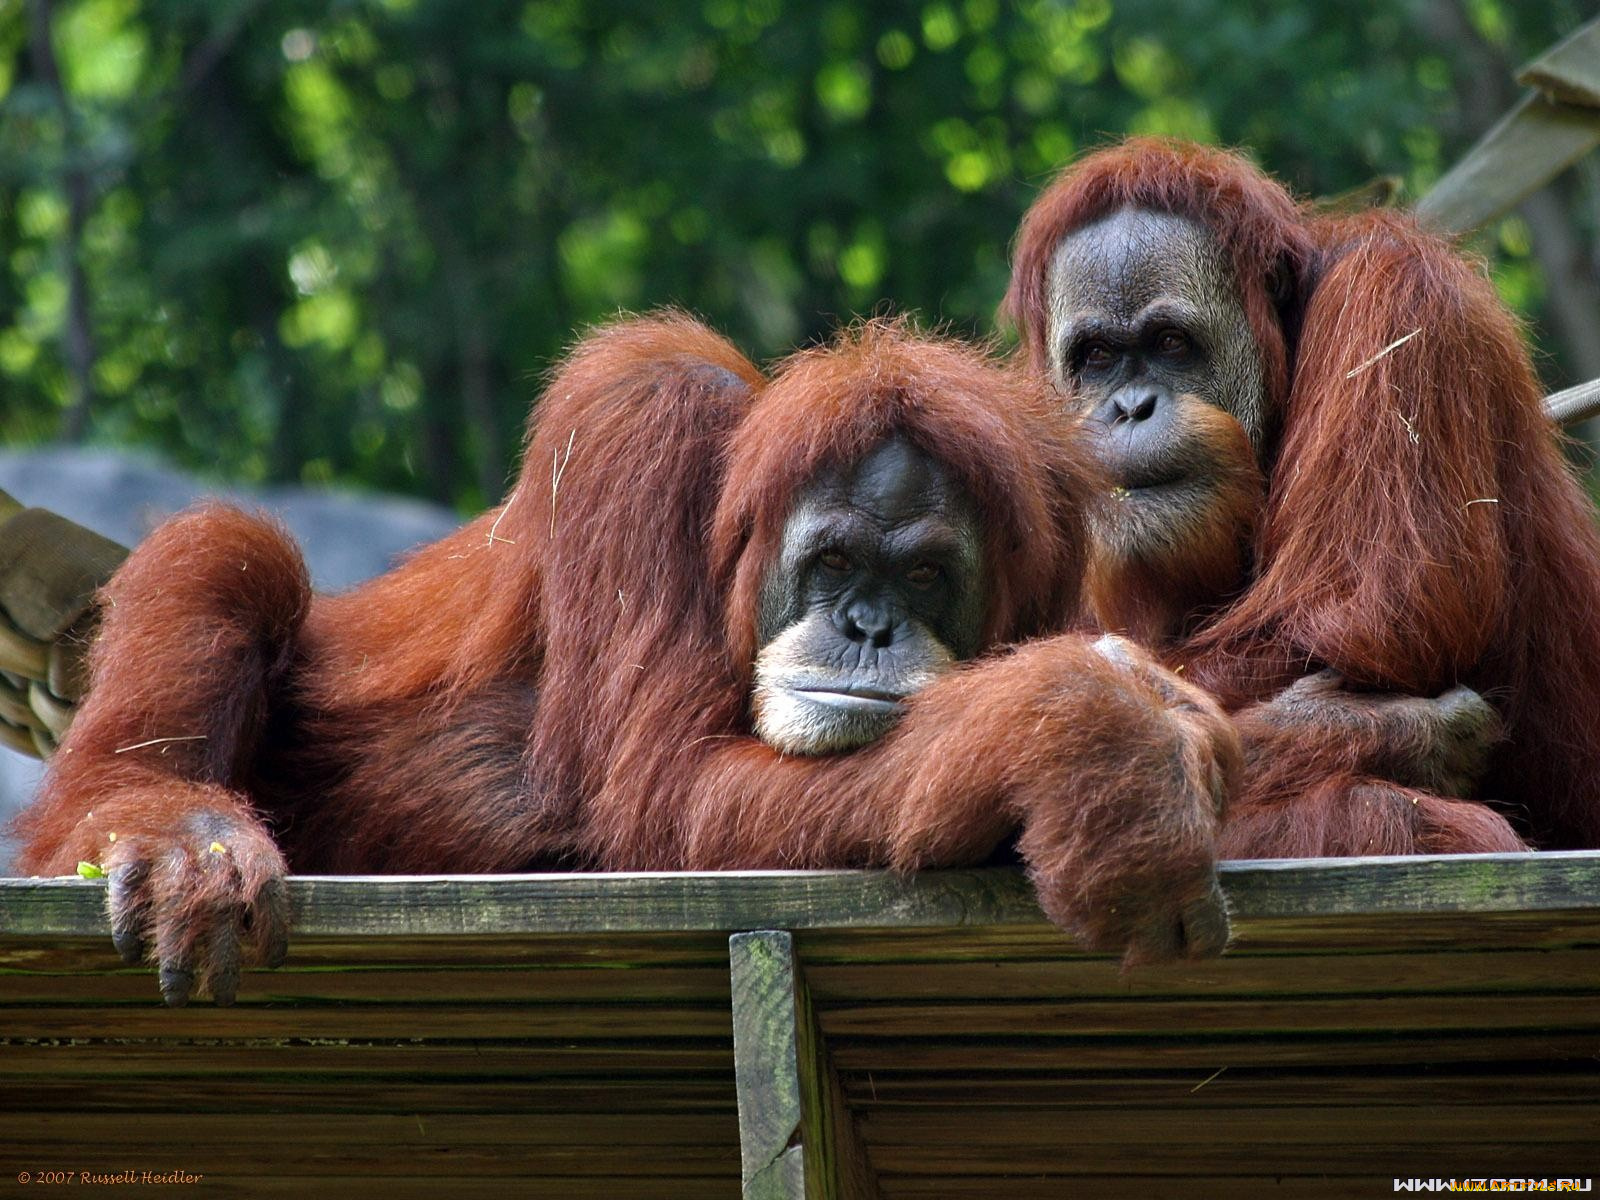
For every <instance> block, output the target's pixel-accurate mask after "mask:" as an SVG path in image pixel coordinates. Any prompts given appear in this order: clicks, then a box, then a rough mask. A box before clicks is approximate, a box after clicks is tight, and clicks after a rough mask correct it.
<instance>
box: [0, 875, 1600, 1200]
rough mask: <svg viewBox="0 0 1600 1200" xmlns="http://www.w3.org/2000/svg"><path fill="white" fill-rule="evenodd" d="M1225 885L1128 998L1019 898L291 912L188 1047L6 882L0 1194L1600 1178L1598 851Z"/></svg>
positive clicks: (95, 907)
mask: <svg viewBox="0 0 1600 1200" xmlns="http://www.w3.org/2000/svg"><path fill="white" fill-rule="evenodd" d="M1223 879H1224V887H1225V889H1226V892H1227V895H1228V900H1229V905H1230V908H1231V910H1232V913H1233V917H1234V928H1235V938H1234V942H1233V944H1232V946H1231V947H1230V949H1229V951H1228V953H1227V954H1226V955H1224V956H1223V957H1222V958H1220V959H1217V960H1214V961H1208V962H1197V963H1184V964H1182V965H1178V966H1172V967H1163V968H1146V969H1140V970H1135V971H1132V972H1127V973H1124V972H1122V971H1120V970H1119V969H1118V966H1117V964H1116V963H1115V962H1113V961H1111V960H1108V959H1106V958H1103V957H1096V956H1090V955H1085V954H1082V953H1079V952H1078V951H1076V950H1075V949H1074V948H1073V946H1072V944H1071V943H1070V941H1069V940H1068V939H1067V938H1066V937H1064V936H1063V935H1062V934H1061V933H1060V932H1059V931H1057V930H1056V929H1054V928H1053V927H1051V926H1049V925H1048V924H1046V923H1045V922H1044V921H1043V919H1042V918H1041V916H1040V914H1039V911H1038V909H1037V907H1036V906H1035V904H1034V902H1033V899H1032V895H1031V893H1030V890H1029V888H1028V885H1027V882H1026V880H1025V879H1024V878H1023V877H1022V876H1021V875H1020V874H1019V873H1018V872H1016V871H1014V870H1006V869H993V870H981V871H947V872H929V873H926V874H923V875H919V876H915V877H911V878H899V877H895V876H892V875H887V874H883V873H877V872H797V873H781V872H780V873H753V874H752V873H738V872H734V873H723V874H711V875H700V874H683V875H679V874H667V875H567V876H520V877H450V878H397V877H385V878H360V879H357V878H302V879H296V880H293V881H292V883H291V889H290V890H291V895H292V899H293V904H294V907H295V913H296V915H295V934H294V941H293V944H292V951H291V956H290V960H289V963H288V965H286V966H285V967H283V968H282V969H280V970H277V971H260V972H253V973H248V974H247V976H246V979H245V982H244V986H243V987H242V988H241V991H240V1002H239V1004H238V1005H237V1006H235V1007H233V1008H217V1007H214V1006H212V1005H209V1004H198V1005H192V1006H191V1007H189V1008H186V1009H180V1010H171V1009H166V1008H164V1007H162V1005H161V1004H160V1002H159V999H158V994H157V989H156V983H155V979H154V977H153V973H152V972H151V971H149V970H148V969H142V968H128V967H124V966H123V965H122V964H121V963H120V961H119V960H118V959H117V958H116V957H115V955H114V954H113V952H112V950H111V945H110V940H109V935H108V933H107V929H106V922H105V918H104V915H103V910H102V906H103V900H104V894H103V884H102V883H99V882H95V881H80V880H5V881H0V1132H3V1135H4V1136H3V1141H0V1147H3V1155H4V1159H5V1162H4V1163H3V1166H4V1168H5V1170H11V1171H13V1172H16V1173H19V1174H20V1172H22V1171H28V1172H40V1171H57V1170H63V1171H64V1170H77V1171H79V1172H82V1171H85V1170H87V1171H91V1172H97V1173H116V1172H119V1171H130V1170H131V1171H134V1172H142V1171H145V1170H150V1171H153V1172H171V1171H174V1170H177V1171H186V1172H188V1173H190V1174H203V1175H204V1176H205V1180H204V1183H205V1184H206V1185H209V1186H208V1187H207V1191H208V1194H221V1195H229V1196H245V1195H249V1196H256V1195H259V1196H301V1195H308V1196H318V1195H336V1196H339V1197H341V1198H344V1200H362V1198H365V1197H375V1198H376V1197H381V1198H382V1200H402V1198H404V1197H410V1196H429V1197H438V1196H451V1197H467V1198H471V1197H478V1196H482V1197H490V1196H492V1197H496V1198H497V1200H504V1198H505V1197H508V1196H516V1197H523V1196H550V1197H558V1196H559V1197H562V1198H564V1200H583V1198H585V1197H607V1198H608V1200H609V1198H611V1197H629V1196H638V1197H652V1198H664V1200H670V1198H672V1197H680V1196H681V1197H691V1196H692V1197H697V1198H698V1197H716V1196H728V1197H734V1196H738V1195H740V1193H741V1182H742V1190H743V1195H745V1196H747V1197H756V1196H783V1197H799V1196H812V1197H823V1196H826V1197H835V1196H838V1197H863V1196H884V1197H933V1196H947V1197H958V1198H966V1197H974V1198H975V1197H979V1196H984V1197H988V1196H999V1195H1004V1196H1008V1197H1025V1198H1026V1197H1043V1196H1050V1197H1055V1196H1065V1195H1094V1196H1110V1197H1119V1196H1151V1195H1178V1194H1182V1195H1185V1196H1199V1197H1208V1196H1219V1197H1220V1196H1238V1195H1253V1194H1257V1193H1259V1192H1261V1191H1265V1190H1272V1189H1276V1188H1281V1189H1283V1191H1284V1194H1293V1195H1296V1196H1307V1195H1309V1196H1333V1195H1340V1196H1343V1195H1355V1194H1360V1195H1368V1194H1371V1195H1376V1194H1390V1192H1391V1182H1392V1178H1394V1177H1439V1178H1449V1177H1457V1178H1460V1177H1464V1176H1468V1175H1474V1176H1482V1175H1484V1174H1496V1175H1517V1176H1520V1177H1524V1178H1530V1177H1532V1178H1544V1177H1550V1178H1556V1177H1572V1176H1578V1175H1583V1174H1584V1173H1585V1172H1587V1173H1588V1174H1589V1175H1591V1176H1592V1175H1595V1174H1596V1173H1600V1172H1597V1165H1600V1154H1597V1150H1596V1147H1597V1146H1600V853H1572V854H1543V855H1509V856H1476V857H1460V858H1415V859H1370V860H1314V861H1296V862H1258V863H1233V864H1227V865H1225V867H1224V869H1223ZM3 1178H4V1175H3V1172H0V1179H3Z"/></svg>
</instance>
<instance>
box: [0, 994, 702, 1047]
mask: <svg viewBox="0 0 1600 1200" xmlns="http://www.w3.org/2000/svg"><path fill="white" fill-rule="evenodd" d="M0 1024H3V1026H4V1028H5V1030H6V1032H7V1034H8V1035H10V1036H12V1037H31V1038H97V1037H98V1038H105V1037H117V1038H123V1037H134V1038H155V1037H159V1038H166V1039H179V1038H182V1039H190V1040H194V1039H200V1038H219V1039H221V1038H225V1039H228V1040H230V1041H232V1040H238V1039H262V1038H324V1039H332V1040H342V1041H353V1040H360V1039H367V1040H381V1039H394V1040H408V1041H409V1040H412V1039H416V1038H428V1037H432V1038H566V1039H571V1040H574V1041H583V1040H589V1039H600V1040H604V1039H617V1038H632V1039H638V1040H639V1041H640V1042H642V1043H646V1044H648V1043H655V1042H664V1041H670V1040H674V1039H684V1038H688V1039H700V1040H705V1039H709V1038H715V1037H717V1036H719V1035H722V1034H724V1033H726V1031H727V1028H728V1012H727V1010H726V1009H725V1008H721V1007H704V1008H683V1007H679V1006H676V1005H667V1004H644V1005H631V1004H376V1003H367V1004H338V1005H327V1006H322V1005H257V1004H239V1005H236V1006H234V1007H232V1008H219V1007H216V1006H214V1005H190V1006H189V1007H187V1008H183V1009H177V1010H174V1009H170V1008H167V1007H166V1006H165V1005H163V1004H162V1003H161V999H160V995H159V994H153V995H152V996H151V998H150V1000H149V1001H148V1002H147V1003H145V1004H125V1005H121V1006H118V1007H115V1008H112V1007H105V1006H89V1005H84V1006H78V1005H52V1006H49V1007H38V1008H35V1007H27V1006H23V1005H0Z"/></svg>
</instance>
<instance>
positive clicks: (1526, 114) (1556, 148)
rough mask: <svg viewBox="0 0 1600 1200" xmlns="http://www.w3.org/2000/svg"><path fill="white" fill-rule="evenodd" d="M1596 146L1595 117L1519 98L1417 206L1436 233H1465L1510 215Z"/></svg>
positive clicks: (1599, 140) (1599, 121) (1539, 98)
mask: <svg viewBox="0 0 1600 1200" xmlns="http://www.w3.org/2000/svg"><path fill="white" fill-rule="evenodd" d="M1596 146H1600V111H1597V110H1595V109H1593V108H1586V107H1580V106H1579V105H1575V104H1562V103H1560V102H1558V101H1555V100H1550V99H1547V98H1546V97H1545V96H1543V95H1539V94H1531V95H1528V96H1524V97H1523V98H1522V99H1521V100H1520V101H1518V102H1517V104H1516V106H1515V107H1513V108H1512V110H1511V111H1510V112H1509V113H1507V114H1506V115H1505V116H1504V117H1503V118H1501V120H1500V121H1499V122H1498V123H1497V124H1496V125H1495V126H1494V127H1493V128H1492V129H1490V130H1489V132H1488V133H1486V134H1484V135H1483V137H1482V138H1480V139H1479V140H1478V143H1477V144H1476V145H1475V146H1473V147H1472V149H1471V150H1469V151H1468V152H1467V154H1466V157H1464V158H1463V159H1462V160H1461V161H1460V162H1458V163H1457V164H1456V165H1455V166H1454V167H1452V168H1451V169H1450V170H1449V171H1448V172H1447V173H1446V174H1445V176H1444V178H1443V179H1441V180H1439V182H1438V183H1436V184H1434V186H1433V187H1432V188H1431V189H1430V190H1429V192H1428V194H1427V195H1425V196H1423V197H1422V199H1421V200H1420V201H1418V202H1417V209H1416V211H1417V213H1418V215H1419V216H1421V217H1422V219H1423V220H1425V221H1427V222H1428V223H1429V224H1431V225H1433V226H1434V227H1436V228H1438V229H1443V230H1449V231H1453V232H1457V233H1465V232H1466V231H1468V230H1471V229H1476V228H1478V227H1479V226H1480V225H1484V224H1486V223H1488V222H1489V221H1492V220H1494V219H1495V218H1497V217H1500V216H1503V215H1505V214H1506V213H1508V212H1510V211H1511V210H1512V209H1513V208H1515V207H1516V206H1517V205H1518V204H1520V203H1521V202H1522V201H1523V200H1524V199H1525V198H1526V197H1528V196H1531V195H1532V194H1533V193H1534V192H1536V191H1538V190H1539V189H1540V188H1542V187H1543V186H1544V185H1545V184H1546V183H1548V182H1549V181H1550V180H1551V179H1554V178H1555V177H1556V176H1557V175H1559V174H1560V173H1561V172H1562V171H1564V170H1566V169H1567V167H1569V166H1571V165H1572V164H1573V163H1575V162H1577V161H1578V159H1580V158H1582V157H1583V156H1584V155H1585V154H1587V153H1589V151H1590V150H1592V149H1594V148H1595V147H1596Z"/></svg>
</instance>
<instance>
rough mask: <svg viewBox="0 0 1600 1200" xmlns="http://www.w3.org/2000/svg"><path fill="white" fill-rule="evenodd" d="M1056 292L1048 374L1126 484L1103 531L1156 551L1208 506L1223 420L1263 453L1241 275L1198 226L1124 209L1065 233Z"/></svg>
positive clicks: (1264, 426) (1053, 282) (1261, 404)
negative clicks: (1175, 524) (1181, 523)
mask: <svg viewBox="0 0 1600 1200" xmlns="http://www.w3.org/2000/svg"><path fill="white" fill-rule="evenodd" d="M1049 297H1050V311H1049V316H1048V320H1049V346H1050V366H1051V374H1052V376H1053V379H1054V381H1055V383H1056V386H1057V387H1058V388H1059V389H1060V391H1061V392H1062V394H1063V395H1064V396H1067V397H1069V398H1070V400H1071V402H1072V404H1073V405H1074V406H1075V407H1076V408H1077V409H1078V410H1079V411H1080V412H1082V413H1083V414H1084V416H1085V417H1086V418H1087V421H1088V426H1089V429H1090V431H1091V433H1092V435H1093V436H1094V438H1095V446H1096V450H1097V452H1098V454H1099V456H1100V458H1101V460H1102V462H1103V463H1104V464H1105V466H1106V467H1107V469H1108V471H1109V472H1110V474H1111V476H1112V479H1113V481H1114V482H1115V483H1116V484H1117V485H1118V487H1117V492H1116V498H1117V500H1118V501H1120V503H1119V504H1117V505H1114V506H1112V508H1111V514H1110V516H1109V517H1108V518H1106V520H1107V521H1109V522H1110V525H1111V526H1114V528H1103V529H1102V530H1101V531H1100V533H1101V535H1102V540H1106V539H1109V540H1110V541H1111V542H1114V543H1117V545H1116V549H1117V550H1118V551H1119V552H1123V553H1135V552H1138V551H1139V550H1140V549H1141V548H1143V549H1153V548H1159V547H1160V545H1161V544H1163V543H1167V542H1170V541H1171V540H1172V539H1173V538H1174V537H1176V536H1178V534H1179V530H1178V529H1177V528H1175V527H1172V525H1171V523H1172V522H1174V521H1183V520H1187V519H1188V518H1187V516H1186V514H1192V513H1194V512H1197V511H1201V510H1202V509H1203V508H1204V505H1205V502H1206V499H1207V496H1208V493H1209V492H1210V491H1211V489H1212V487H1213V486H1214V484H1215V482H1216V480H1217V476H1218V466H1219V464H1218V463H1217V461H1216V454H1217V445H1218V444H1219V441H1221V440H1225V439H1219V436H1218V433H1217V431H1218V427H1219V425H1223V426H1226V425H1229V424H1232V423H1236V424H1237V426H1238V429H1239V430H1241V431H1242V432H1243V434H1244V439H1245V440H1247V441H1248V445H1249V449H1250V451H1251V452H1252V453H1253V456H1254V459H1255V461H1256V464H1258V465H1259V464H1260V463H1261V462H1262V460H1263V459H1264V458H1265V454H1266V446H1267V441H1268V438H1269V430H1268V424H1269V421H1268V413H1267V401H1266V390H1265V387H1264V384H1263V380H1262V369H1261V355H1260V352H1259V351H1258V349H1257V347H1256V342H1255V337H1254V334H1253V333H1252V331H1251V329H1250V323H1249V321H1248V319H1247V318H1246V316H1245V312H1244V307H1243V305H1242V303H1241V302H1240V299H1239V288H1238V285H1237V283H1236V281H1235V279H1234V276H1233V272H1232V270H1231V268H1230V267H1229V265H1228V263H1227V261H1226V260H1225V258H1224V257H1223V254H1222V251H1221V249H1220V247H1219V246H1218V245H1217V243H1216V241H1215V240H1214V239H1213V238H1212V236H1211V235H1210V234H1209V233H1208V232H1207V231H1206V230H1205V229H1204V228H1202V227H1201V226H1199V225H1197V224H1195V223H1194V222H1191V221H1188V220H1185V219H1184V218H1182V217H1175V216H1171V215H1169V214H1166V213H1157V212H1151V211H1147V210H1142V209H1123V210H1121V211H1119V212H1116V213H1114V214H1112V215H1111V216H1109V217H1106V218H1104V219H1102V220H1100V221H1097V222H1095V223H1094V224H1092V225H1086V226H1084V227H1083V228H1082V229H1079V230H1076V231H1074V232H1073V233H1071V234H1069V235H1068V236H1067V237H1065V238H1063V239H1062V241H1061V244H1060V246H1059V247H1058V248H1057V250H1056V254H1055V257H1054V259H1053V260H1052V262H1051V269H1050V280H1049ZM1238 440H1239V439H1237V436H1235V441H1238Z"/></svg>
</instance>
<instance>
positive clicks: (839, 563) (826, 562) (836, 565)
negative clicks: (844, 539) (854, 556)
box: [817, 550, 850, 571]
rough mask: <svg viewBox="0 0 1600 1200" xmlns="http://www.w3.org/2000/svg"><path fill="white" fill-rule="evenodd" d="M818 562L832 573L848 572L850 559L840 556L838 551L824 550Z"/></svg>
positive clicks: (846, 556) (818, 557)
mask: <svg viewBox="0 0 1600 1200" xmlns="http://www.w3.org/2000/svg"><path fill="white" fill-rule="evenodd" d="M817 561H818V562H819V563H821V564H822V565H823V566H824V567H826V568H827V569H828V570H830V571H848V570H849V569H850V558H849V556H848V555H844V554H840V553H839V552H838V551H837V550H824V551H823V552H822V553H821V554H819V555H818V556H817Z"/></svg>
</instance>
